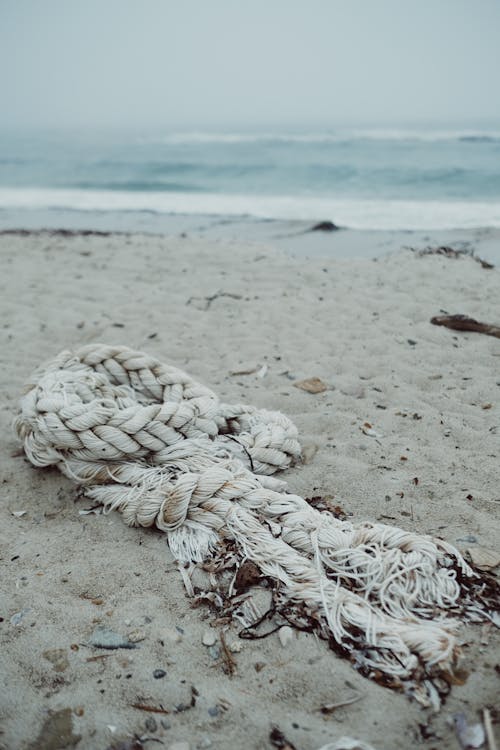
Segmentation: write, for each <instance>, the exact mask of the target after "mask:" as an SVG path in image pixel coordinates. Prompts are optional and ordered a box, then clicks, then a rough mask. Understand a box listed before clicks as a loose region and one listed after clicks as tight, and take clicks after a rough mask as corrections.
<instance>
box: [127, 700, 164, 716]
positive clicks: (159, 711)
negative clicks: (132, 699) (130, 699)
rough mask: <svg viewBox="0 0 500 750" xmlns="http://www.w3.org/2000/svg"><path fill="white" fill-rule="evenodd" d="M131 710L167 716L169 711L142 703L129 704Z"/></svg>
mask: <svg viewBox="0 0 500 750" xmlns="http://www.w3.org/2000/svg"><path fill="white" fill-rule="evenodd" d="M129 705H130V707H131V708H137V709H139V711H147V712H148V713H151V714H169V713H170V711H169V710H168V709H166V708H162V707H160V706H149V705H147V704H144V703H130V704H129Z"/></svg>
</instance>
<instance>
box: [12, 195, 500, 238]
mask: <svg viewBox="0 0 500 750" xmlns="http://www.w3.org/2000/svg"><path fill="white" fill-rule="evenodd" d="M0 208H4V209H8V208H10V209H70V210H77V211H152V212H157V213H164V214H190V215H193V214H208V215H219V216H251V217H255V218H268V219H291V220H305V221H315V220H327V219H329V220H331V221H334V222H335V223H336V224H339V225H340V226H344V227H349V228H352V229H389V230H390V229H414V230H419V229H429V230H430V229H474V228H479V227H500V203H499V202H474V201H406V200H342V199H336V198H325V197H313V196H307V197H296V196H280V195H277V196H272V195H270V196H267V195H229V194H227V195H226V194H222V193H213V194H208V193H175V192H163V193H161V192H132V191H130V192H125V191H111V190H60V189H40V188H0Z"/></svg>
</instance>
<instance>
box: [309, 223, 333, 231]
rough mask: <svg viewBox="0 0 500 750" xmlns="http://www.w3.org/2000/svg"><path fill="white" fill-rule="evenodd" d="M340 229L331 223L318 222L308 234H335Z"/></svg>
mask: <svg viewBox="0 0 500 750" xmlns="http://www.w3.org/2000/svg"><path fill="white" fill-rule="evenodd" d="M338 229H340V227H338V226H337V225H336V224H334V223H333V221H319V222H318V223H317V224H315V225H314V226H312V227H311V228H310V229H309V230H308V231H309V232H336V231H337V230H338Z"/></svg>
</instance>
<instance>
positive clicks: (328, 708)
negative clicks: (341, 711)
mask: <svg viewBox="0 0 500 750" xmlns="http://www.w3.org/2000/svg"><path fill="white" fill-rule="evenodd" d="M361 698H364V695H362V694H361V693H359V695H354V696H353V697H352V698H347V699H346V700H344V701H339V702H338V703H326V704H325V705H324V706H321V708H320V709H319V710H320V711H321V713H322V714H331V713H332V712H333V711H335V709H337V708H342V707H343V706H350V705H351V704H352V703H357V702H358V701H360V700H361Z"/></svg>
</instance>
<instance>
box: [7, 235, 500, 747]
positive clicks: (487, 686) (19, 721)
mask: <svg viewBox="0 0 500 750" xmlns="http://www.w3.org/2000/svg"><path fill="white" fill-rule="evenodd" d="M346 237H347V234H346ZM349 238H350V239H349V241H350V242H352V235H349ZM365 239H366V236H365ZM340 241H341V240H336V242H340ZM274 244H275V245H276V244H278V243H274ZM279 244H280V247H279V248H277V247H275V246H271V242H270V241H269V242H267V243H264V242H263V241H261V240H255V239H254V240H253V241H252V242H246V243H245V242H239V243H236V242H235V241H233V240H232V239H229V238H219V239H214V238H211V237H198V238H192V237H189V236H188V237H180V236H170V237H169V236H147V235H139V234H137V235H110V236H104V237H96V236H90V237H83V236H78V235H77V236H74V237H64V236H51V235H49V234H47V233H41V234H37V233H35V234H31V235H28V236H13V235H3V236H1V237H0V271H1V273H0V279H1V282H0V283H1V291H2V295H1V302H0V311H1V318H2V325H1V336H2V346H1V349H0V368H1V373H0V378H1V381H0V383H1V390H2V395H3V399H2V408H1V420H2V422H1V429H0V438H1V441H2V450H1V458H0V461H1V476H2V504H1V510H0V512H1V514H2V521H1V527H0V528H1V531H0V534H1V566H2V573H1V582H2V583H1V589H2V603H1V612H0V614H1V616H2V618H3V619H2V622H1V623H0V639H1V650H0V672H1V675H2V680H1V687H0V710H1V732H2V733H1V734H0V746H1V747H3V748H6V749H8V750H12V749H15V748H21V749H23V750H24V749H25V748H58V747H63V746H66V745H67V746H68V747H69V746H76V747H78V749H79V750H90V749H94V748H97V749H98V750H100V749H101V748H102V749H103V750H104V748H108V747H110V746H113V744H116V745H117V746H119V743H120V741H124V740H125V739H126V738H127V737H129V738H130V736H131V735H133V734H134V733H136V734H137V735H140V736H143V737H144V736H146V737H151V738H155V739H159V740H161V742H162V743H163V745H161V746H164V747H166V748H168V747H170V746H175V743H179V742H187V743H189V746H190V748H191V750H192V749H193V748H198V747H199V748H203V747H212V748H217V750H219V749H220V750H229V749H230V748H245V749H246V750H252V749H253V748H255V749H257V748H266V747H271V745H270V742H269V732H270V729H271V727H272V726H274V725H277V726H278V727H279V728H280V729H281V730H282V731H283V732H284V733H285V735H286V736H287V738H288V739H289V740H290V741H291V742H293V743H294V745H295V746H296V747H297V748H298V750H315V749H316V748H319V747H320V746H321V745H323V744H325V743H326V742H329V741H334V740H336V739H338V738H339V737H340V736H342V735H350V736H353V737H356V738H358V739H360V740H364V741H366V742H370V743H371V744H372V745H373V747H374V748H376V749H377V750H396V748H398V749H399V748H402V747H413V746H416V745H418V744H419V743H422V744H423V746H424V747H427V748H432V747H435V748H437V747H439V748H440V749H445V748H457V747H459V745H458V743H457V740H456V737H455V734H454V730H453V728H450V726H449V721H450V717H451V716H452V715H453V714H455V713H456V712H459V711H463V712H464V713H465V714H466V716H467V718H468V719H469V720H471V721H474V720H478V719H479V718H480V713H479V712H480V711H481V710H482V709H483V708H484V707H487V706H489V707H490V708H493V706H494V702H495V688H496V680H495V677H496V675H495V659H496V658H497V655H495V641H496V642H497V643H498V641H497V639H496V633H495V632H494V628H493V629H489V628H483V627H481V626H476V627H464V628H463V629H462V631H461V636H463V639H464V641H465V645H464V649H463V652H464V658H463V668H464V669H465V670H466V671H467V672H468V673H469V674H468V677H467V679H466V681H465V683H464V684H463V685H460V686H455V687H454V688H453V690H452V693H451V695H450V697H449V698H448V700H447V702H446V704H445V705H444V707H443V708H442V709H441V711H440V712H439V713H438V714H434V713H433V712H432V711H431V710H429V709H427V710H424V709H422V708H421V707H420V706H419V705H418V704H416V703H411V702H409V700H408V699H407V698H405V697H404V696H403V695H400V694H395V693H393V692H391V691H389V690H387V689H384V688H382V687H380V686H378V685H376V684H375V683H373V682H370V681H368V680H366V679H365V678H363V677H362V676H361V675H359V674H358V673H357V672H356V671H354V669H353V668H352V667H351V666H350V665H349V663H347V662H346V661H343V660H341V659H339V658H338V657H337V656H336V655H335V654H334V653H333V652H331V651H329V650H328V648H327V646H326V644H325V643H323V642H319V641H317V640H316V639H315V637H314V636H312V635H308V634H303V633H301V634H294V636H293V639H292V641H291V642H290V643H289V644H288V645H287V646H282V645H281V643H280V641H279V639H278V636H277V635H276V634H274V635H272V636H270V637H269V638H267V639H264V640H256V641H240V644H241V651H240V652H239V653H235V654H234V658H235V660H236V662H237V669H236V674H235V675H234V676H232V677H231V676H229V675H227V674H226V673H225V672H224V670H223V668H222V665H221V663H220V661H219V660H217V659H216V658H213V656H214V650H213V649H212V650H210V648H209V647H207V646H206V645H204V644H203V643H202V638H203V635H204V634H205V633H206V632H207V631H211V629H210V622H211V615H210V612H209V611H208V610H206V609H203V608H201V609H193V608H192V607H191V606H190V601H189V599H188V598H187V597H186V595H185V592H184V588H183V585H182V582H181V580H180V577H179V575H178V573H177V571H176V570H175V568H174V566H173V565H172V562H171V558H170V556H169V553H168V549H167V546H166V542H165V538H164V537H163V536H162V535H161V534H159V533H154V532H151V531H146V530H136V529H129V528H127V527H126V526H125V525H124V524H123V522H122V521H121V519H120V517H119V516H118V515H115V514H112V515H110V516H106V517H104V516H96V515H94V514H91V515H80V514H79V511H80V510H82V509H83V508H87V507H88V501H87V502H85V501H82V500H78V498H77V493H76V491H75V488H74V487H73V486H72V484H71V482H69V481H68V480H67V479H65V478H63V477H62V476H61V475H59V473H58V472H57V471H55V470H35V469H34V468H33V467H32V466H31V465H30V464H29V463H28V462H27V461H26V459H24V458H23V456H22V455H20V453H19V451H18V445H17V443H16V440H15V438H14V435H13V433H12V429H11V422H12V419H13V417H14V415H15V412H16V401H17V399H18V397H19V395H20V392H21V388H22V384H23V382H24V381H25V380H26V379H27V378H28V376H29V374H30V372H31V371H32V370H33V369H34V367H35V366H37V365H38V364H39V363H40V362H42V361H43V360H44V359H47V358H49V357H51V356H53V355H55V354H57V353H58V352H59V351H60V350H61V349H63V348H70V347H74V346H78V345H80V344H83V343H87V342H91V341H102V342H105V343H125V344H127V345H129V346H133V347H135V348H139V349H143V350H146V351H148V352H151V353H152V354H154V355H156V356H158V357H159V358H161V359H163V360H164V361H168V362H171V363H173V364H175V365H177V366H179V367H181V368H183V369H185V370H187V371H188V372H190V373H191V374H192V375H193V376H194V377H196V378H197V379H198V380H200V381H202V382H204V383H205V384H207V385H208V386H210V387H211V388H212V389H214V390H215V391H216V392H217V393H218V394H219V396H220V397H221V398H222V399H224V400H226V401H228V402H238V401H245V402H248V403H252V404H255V405H257V406H259V407H263V408H269V409H279V410H281V411H283V412H285V413H286V414H288V415H289V416H290V417H291V418H292V419H293V420H294V421H295V423H296V424H297V426H298V428H299V430H300V435H301V441H302V444H303V446H304V447H305V449H306V451H305V452H306V455H307V462H306V463H304V464H303V465H300V466H296V467H294V468H293V469H291V470H289V471H288V472H287V473H286V479H287V481H288V483H289V488H290V489H291V490H292V491H294V492H297V493H299V494H302V495H303V496H306V497H311V496H313V495H328V496H330V497H333V498H334V500H335V503H336V504H338V505H340V506H341V507H342V508H343V509H344V510H345V512H346V513H347V514H348V515H349V517H352V519H354V520H362V519H371V520H381V521H383V522H386V523H392V524H395V525H399V526H402V527H404V528H408V529H411V530H414V531H418V532H422V533H431V534H437V535H442V536H443V537H444V538H445V539H447V540H448V541H450V542H452V543H453V544H456V545H457V546H458V547H459V548H460V549H461V550H462V551H465V550H467V549H468V548H474V547H477V546H484V547H488V548H493V549H495V547H496V548H497V550H498V530H499V525H500V524H499V521H498V507H499V503H500V482H499V479H500V471H499V454H500V450H499V436H498V432H499V430H500V424H499V398H498V395H499V394H500V390H499V388H500V374H499V365H500V359H499V358H500V342H499V340H498V339H495V338H492V337H489V336H484V335H479V334H474V333H457V332H453V331H450V330H447V329H445V328H438V327H435V326H433V325H431V324H430V322H429V320H430V318H431V316H433V315H436V314H439V312H440V310H445V311H447V312H449V313H467V314H469V315H472V316H474V317H476V318H478V319H480V320H485V321H487V322H491V323H497V324H498V323H500V303H499V300H500V275H499V271H498V270H497V269H492V270H486V269H484V268H482V267H481V265H480V264H479V263H477V262H475V261H474V260H473V259H470V258H446V257H440V256H426V257H419V256H417V255H415V254H414V253H412V252H410V251H408V250H398V251H397V252H393V253H391V254H389V255H380V257H379V258H378V259H357V260H341V259H336V260H333V259H331V258H328V257H327V256H326V252H323V253H322V252H320V251H315V252H314V253H313V254H312V256H311V257H309V258H306V257H304V253H303V252H302V254H300V253H297V252H296V248H295V246H294V247H293V248H291V251H290V252H288V253H287V243H286V239H285V240H280V243H279ZM304 247H305V248H306V250H307V237H306V238H305V239H304V244H303V246H302V248H303V249H304ZM263 365H267V371H265V370H264V371H265V375H264V376H263V377H261V375H262V374H263V372H264V371H263V370H262V369H261V368H262V366H263ZM246 369H248V370H252V369H253V370H255V371H254V372H252V373H250V374H248V375H232V374H231V373H233V372H235V371H241V370H246ZM259 369H260V375H259V374H258V371H259ZM311 376H317V377H319V378H321V379H322V380H323V381H325V382H326V383H327V384H328V386H329V389H328V390H327V391H326V392H324V393H320V394H315V395H312V394H309V393H306V392H304V391H301V390H299V389H297V388H295V387H294V385H293V381H294V380H300V379H302V378H307V377H311ZM365 422H369V423H370V424H371V425H373V429H374V430H375V431H376V432H377V433H378V434H379V437H377V438H374V437H370V436H369V435H366V434H364V432H363V431H362V429H361V428H362V427H363V425H364V423H365ZM20 512H24V514H23V515H14V514H15V513H20ZM261 596H264V597H265V592H264V593H263V594H262V595H261ZM18 613H21V614H18ZM16 615H17V616H16ZM12 618H13V619H12ZM99 624H101V625H105V626H106V627H108V628H111V629H112V630H113V631H115V632H117V633H120V634H121V635H123V636H126V635H128V634H130V633H133V632H135V637H137V638H142V640H140V641H139V642H137V648H136V649H134V650H125V649H119V650H113V651H102V650H99V649H97V648H95V647H93V646H90V645H88V641H89V637H90V636H91V634H92V632H93V631H94V630H95V628H96V626H97V625H99ZM137 631H138V632H137ZM227 640H228V642H229V643H233V642H234V643H237V642H238V636H237V630H236V629H234V630H233V631H231V633H230V634H229V635H228V636H227ZM496 653H497V654H498V651H497V652H496ZM94 657H99V658H97V659H96V658H94ZM101 657H102V658H101ZM158 669H161V670H164V671H165V672H166V675H165V676H163V677H161V678H155V677H154V674H153V673H154V671H155V670H158ZM192 687H194V688H195V689H196V691H197V695H195V698H196V700H195V705H194V706H190V702H191V698H192ZM353 696H358V697H359V700H358V701H357V702H356V703H353V704H351V705H348V706H345V707H341V708H338V709H336V710H335V711H333V712H332V713H331V714H329V715H326V716H325V715H323V714H322V713H321V711H320V708H321V706H322V705H324V704H331V703H336V702H341V701H344V700H346V699H349V698H351V697H353ZM134 703H141V704H144V705H154V706H159V705H162V706H163V707H164V708H165V709H166V710H168V711H169V712H170V713H168V714H164V715H162V714H153V713H150V712H149V713H148V712H144V711H141V710H139V709H137V708H133V707H132V704H134ZM176 707H177V708H176ZM179 707H180V709H179ZM65 709H69V710H67V711H66V712H64V710H65ZM183 709H186V710H183ZM54 712H55V713H54ZM58 712H59V713H58ZM51 716H52V723H54V721H56V720H57V721H59V729H60V730H61V732H62V736H64V737H65V739H64V743H66V744H61V742H55V741H54V742H52V744H51V741H50V740H49V739H47V737H48V734H47V729H46V731H45V734H44V732H43V730H42V727H43V725H44V723H45V722H46V721H47V720H48V719H49V720H50V717H51ZM495 716H496V714H494V717H495ZM54 717H55V718H54ZM145 722H147V725H145ZM162 722H163V723H162ZM71 726H72V729H71ZM61 727H62V729H61ZM422 727H423V728H422ZM423 735H424V736H425V735H427V736H428V737H429V738H428V739H424V738H423ZM78 737H80V739H79V740H78ZM146 746H147V747H156V746H157V744H156V743H154V744H153V743H152V742H151V743H146Z"/></svg>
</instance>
